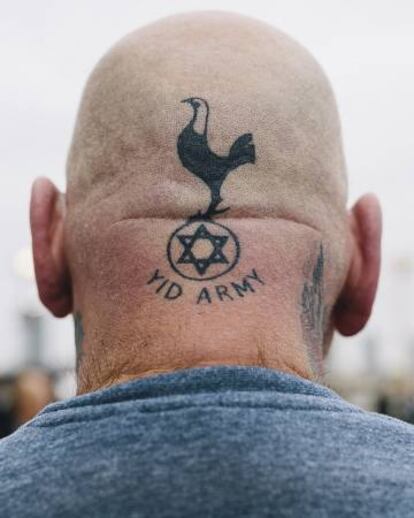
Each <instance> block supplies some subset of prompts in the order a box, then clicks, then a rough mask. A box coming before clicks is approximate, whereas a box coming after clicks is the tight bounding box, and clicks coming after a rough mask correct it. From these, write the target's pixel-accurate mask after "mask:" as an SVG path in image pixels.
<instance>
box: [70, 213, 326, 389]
mask: <svg viewBox="0 0 414 518" xmlns="http://www.w3.org/2000/svg"><path fill="white" fill-rule="evenodd" d="M226 221H229V224H227V223H226V225H227V226H231V228H232V230H233V231H234V232H235V233H236V234H237V235H238V237H239V239H240V243H243V244H247V243H249V242H252V245H251V246H250V247H244V248H243V249H241V254H240V261H239V264H238V265H237V267H235V268H234V270H232V271H231V272H229V273H228V274H226V275H223V276H221V277H219V278H217V279H215V280H210V281H208V282H207V281H206V282H194V281H193V282H192V281H190V280H186V279H181V278H180V277H178V276H177V275H174V272H171V271H170V269H168V268H167V265H166V264H165V260H164V258H163V257H162V250H160V251H159V254H160V257H159V258H158V260H157V258H156V256H157V253H156V252H155V253H154V257H152V258H151V259H148V258H147V261H142V262H141V263H140V264H139V265H138V267H137V261H136V250H137V249H136V247H134V246H128V247H127V246H126V243H127V242H128V243H131V239H138V240H139V242H140V243H141V246H142V236H141V238H140V236H139V232H138V228H137V227H138V226H139V224H140V223H139V221H138V220H137V222H136V224H130V225H125V228H124V229H123V231H120V230H119V229H118V231H117V234H116V238H115V236H114V238H113V239H112V244H111V246H112V253H113V254H114V255H113V259H114V263H113V264H118V265H119V264H122V265H123V266H122V268H120V269H118V270H117V271H116V272H115V271H114V266H113V264H112V266H111V267H110V269H109V270H108V271H107V272H102V273H103V276H104V277H107V276H108V277H111V275H112V278H113V279H114V280H113V282H112V283H110V285H111V287H112V289H113V286H116V287H117V288H118V289H119V291H117V292H115V293H114V292H112V293H109V292H107V293H106V294H103V293H102V290H96V287H99V283H96V282H95V289H94V290H86V291H85V293H84V294H83V297H82V299H83V300H79V301H78V306H79V314H80V315H81V317H82V323H83V331H82V332H80V331H79V317H78V324H77V326H78V329H77V336H78V337H80V340H81V341H82V343H81V344H79V351H78V355H79V370H78V392H79V393H83V392H87V391H91V390H96V389H99V388H101V387H104V386H109V385H112V384H116V383H120V382H123V381H127V380H130V379H133V378H139V377H144V376H149V375H152V374H156V373H163V372H169V371H174V370H177V369H184V368H191V367H203V366H210V365H256V366H261V367H268V368H272V369H277V370H281V371H284V372H288V373H291V374H296V375H299V376H302V377H304V378H308V379H315V377H316V376H317V375H318V374H319V373H318V372H317V370H318V366H319V365H320V360H321V357H320V354H319V351H321V350H322V341H323V332H322V328H321V325H322V320H323V319H322V316H323V311H322V305H323V304H324V300H323V279H322V275H323V272H321V257H320V241H319V236H318V235H315V231H314V230H313V229H310V228H309V227H306V226H302V225H298V224H297V223H293V222H288V221H284V220H271V221H269V222H267V223H266V225H267V226H268V228H267V230H264V228H263V222H260V221H255V220H243V219H236V220H226ZM230 222H231V223H230ZM158 224H159V223H158ZM165 224H168V222H165ZM170 226H171V222H170ZM257 226H261V228H260V229H259V228H255V227H257ZM275 227H276V228H275ZM158 230H159V229H158ZM292 231H293V232H294V233H297V234H298V236H297V237H299V239H295V240H294V241H293V240H292V241H291V243H294V245H293V246H291V247H290V249H289V250H287V249H286V247H285V248H284V249H283V253H282V252H281V251H280V250H282V248H281V246H280V245H281V243H283V242H286V236H287V234H290V235H291V233H292ZM258 235H261V236H263V237H264V238H265V242H266V246H268V247H271V248H270V249H271V250H274V251H275V253H273V254H272V255H271V256H270V257H265V256H264V254H257V253H255V252H254V250H255V249H257V247H255V246H254V244H253V241H254V240H255V239H256V240H257V236H258ZM132 236H134V238H133V237H132ZM300 237H301V238H300ZM147 238H148V239H151V236H150V235H148V233H147ZM114 240H118V241H117V242H116V241H114ZM249 248H250V249H249ZM151 249H152V250H156V247H155V246H152V247H151ZM125 250H130V252H128V253H130V254H131V257H126V256H125ZM118 253H119V254H123V257H116V255H117V254H118ZM117 259H118V260H117ZM154 259H155V260H154ZM287 268H289V271H287ZM315 271H316V272H317V275H316V276H315V273H314V272H315ZM315 283H319V284H318V286H315ZM97 284H98V286H97ZM106 289H108V288H106ZM78 341H79V340H78ZM315 357H317V360H316V361H315ZM315 366H316V367H315Z"/></svg>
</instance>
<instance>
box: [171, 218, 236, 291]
mask: <svg viewBox="0 0 414 518" xmlns="http://www.w3.org/2000/svg"><path fill="white" fill-rule="evenodd" d="M194 224H198V225H203V224H204V225H213V226H215V227H219V228H221V229H223V230H225V231H226V232H227V233H228V235H229V237H230V238H231V239H232V240H233V242H234V246H235V250H236V253H235V254H234V258H233V260H232V261H230V263H229V265H228V266H227V268H226V269H225V270H223V271H222V272H220V273H218V274H215V275H206V276H201V275H200V276H198V277H195V276H192V275H188V274H186V273H183V272H181V271H180V270H179V268H178V266H177V265H176V264H175V263H174V261H173V258H172V257H171V246H172V243H173V240H174V238H175V237H176V236H177V234H178V233H179V232H181V231H182V230H183V229H185V228H186V227H189V226H191V225H194ZM167 257H168V262H169V263H170V266H171V268H172V269H173V270H174V271H175V272H176V273H178V275H180V276H181V277H183V278H184V279H188V280H190V281H211V280H213V279H217V277H221V276H222V275H224V274H226V273H228V272H230V271H231V270H232V269H233V268H234V267H235V266H236V264H237V263H238V262H239V258H240V244H239V240H238V239H237V237H236V234H235V233H234V232H232V231H231V230H230V229H229V228H228V227H226V226H225V225H222V224H221V223H217V222H216V221H211V220H208V219H202V218H200V219H195V220H192V221H191V220H190V221H187V222H186V223H184V224H183V225H181V226H180V227H178V228H177V229H176V230H175V231H174V232H173V233H172V234H171V236H170V239H169V240H168V244H167Z"/></svg>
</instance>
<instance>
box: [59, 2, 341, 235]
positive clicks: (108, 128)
mask: <svg viewBox="0 0 414 518" xmlns="http://www.w3.org/2000/svg"><path fill="white" fill-rule="evenodd" d="M189 96H197V97H202V98H204V99H207V100H208V102H209V104H210V109H211V113H210V120H209V143H210V146H211V148H212V149H214V151H215V152H216V153H217V154H225V153H227V152H228V150H229V147H230V145H231V143H232V142H233V141H234V139H235V138H237V137H238V136H239V135H240V134H242V133H245V132H249V133H252V134H253V138H254V143H255V147H256V157H257V161H256V164H255V165H254V167H253V166H244V167H243V169H242V170H240V171H239V172H238V173H237V177H236V176H229V179H228V181H227V182H226V185H225V187H224V189H225V191H226V199H228V200H229V203H231V205H232V208H233V211H232V214H233V216H237V215H238V214H240V215H244V216H258V217H260V216H272V217H273V216H274V217H291V218H292V219H294V218H295V219H298V220H303V221H304V222H306V223H308V224H310V225H312V226H317V227H318V226H320V224H321V217H323V216H325V217H326V216H327V217H328V218H329V219H332V217H334V219H336V215H337V213H338V210H339V211H340V212H341V216H343V209H344V206H345V200H346V179H345V166H344V159H343V152H342V143H341V135H340V126H339V121H338V115H337V110H336V105H335V100H334V97H333V95H332V91H331V88H330V85H329V83H328V81H327V79H326V77H325V75H324V74H323V72H322V70H321V69H320V67H319V65H318V64H317V63H316V61H315V60H314V59H313V58H312V56H310V54H309V53H308V52H307V51H306V50H305V49H304V48H302V47H301V46H300V45H299V44H298V43H296V42H295V41H293V40H292V39H291V38H289V37H288V36H286V35H284V34H283V33H281V32H280V31H277V30H275V29H273V28H271V27H269V26H267V25H265V24H263V23H261V22H258V21H256V20H252V19H249V18H246V17H243V16H239V15H233V14H225V13H214V12H213V13H201V14H186V15H179V16H174V17H170V18H167V19H165V20H161V21H160V22H157V23H155V24H152V25H150V26H148V27H145V28H143V29H139V30H137V31H135V32H133V33H131V34H130V35H128V36H127V37H125V38H124V39H122V40H121V41H120V42H119V43H118V44H116V45H115V46H114V47H113V48H112V49H111V50H110V51H109V52H108V53H107V54H106V55H105V56H104V57H103V59H102V60H101V61H100V62H99V63H98V65H97V67H96V68H95V70H94V71H93V73H92V75H91V77H90V79H89V81H88V84H87V86H86V88H85V92H84V96H83V99H82V103H81V107H80V110H79V114H78V119H77V124H76V128H75V132H74V137H73V142H72V146H71V150H70V154H69V159H68V194H69V200H70V202H77V201H78V200H82V199H84V198H85V196H87V195H90V194H91V193H92V194H93V196H94V198H93V199H95V200H99V199H100V198H101V197H102V198H103V197H106V196H108V195H109V194H115V198H116V200H117V203H116V206H117V212H116V217H118V216H121V217H124V216H126V215H127V214H128V213H130V214H133V215H134V216H152V215H154V214H155V212H156V213H157V214H158V215H160V214H162V215H163V216H165V217H168V216H177V217H179V216H185V215H187V214H188V211H189V210H190V211H191V210H193V209H194V208H195V207H197V206H199V205H200V203H203V200H204V199H205V194H206V193H205V191H204V189H203V186H202V185H200V184H199V183H197V181H196V179H194V178H192V177H191V175H189V174H188V173H187V172H186V171H185V170H183V168H182V166H181V164H180V161H179V160H178V157H177V151H176V141H177V136H178V134H179V133H180V131H181V129H182V128H183V127H184V126H185V124H186V123H187V122H188V120H189V117H190V116H191V114H190V112H189V110H188V107H185V106H183V105H182V104H180V101H181V100H182V99H183V98H185V97H189ZM161 200H162V203H160V201H161Z"/></svg>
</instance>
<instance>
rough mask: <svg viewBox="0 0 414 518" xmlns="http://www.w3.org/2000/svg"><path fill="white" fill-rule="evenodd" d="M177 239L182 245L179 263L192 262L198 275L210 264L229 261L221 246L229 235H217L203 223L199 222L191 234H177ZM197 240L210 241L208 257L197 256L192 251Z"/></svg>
mask: <svg viewBox="0 0 414 518" xmlns="http://www.w3.org/2000/svg"><path fill="white" fill-rule="evenodd" d="M177 239H178V240H179V241H180V243H181V244H182V245H183V247H184V251H183V253H182V255H181V257H180V258H179V259H178V261H177V263H179V264H192V265H194V268H195V269H196V270H197V272H198V274H199V275H204V274H205V273H206V271H207V269H208V268H209V266H210V265H212V264H228V263H229V261H228V259H227V257H226V256H225V254H224V251H223V247H224V245H225V244H226V243H227V240H228V239H229V236H223V235H221V236H218V235H214V234H211V233H210V232H209V231H208V230H207V228H206V226H205V225H203V224H201V225H200V226H199V227H198V228H197V230H196V231H195V232H194V234H193V235H177ZM199 240H205V241H208V242H209V243H211V245H212V250H211V253H210V255H209V256H208V257H197V256H196V255H195V254H194V252H193V246H194V245H195V244H197V242H198V241H199Z"/></svg>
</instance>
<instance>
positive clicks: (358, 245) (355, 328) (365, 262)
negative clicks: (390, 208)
mask: <svg viewBox="0 0 414 518" xmlns="http://www.w3.org/2000/svg"><path fill="white" fill-rule="evenodd" d="M349 228H350V235H351V237H352V239H351V257H350V263H349V269H348V275H347V278H346V281H345V284H344V286H343V288H342V292H341V294H340V296H339V298H338V301H337V304H336V306H335V308H334V323H335V327H336V329H337V330H338V331H339V332H340V333H341V334H343V335H344V336H351V335H354V334H356V333H358V332H359V331H360V330H361V329H362V328H363V327H364V326H365V324H366V323H367V321H368V319H369V317H370V314H371V311H372V306H373V304H374V299H375V295H376V291H377V285H378V279H379V274H380V264H381V228H382V225H381V207H380V205H379V202H378V200H377V198H376V197H375V196H374V195H372V194H367V195H365V196H363V197H362V198H361V199H360V200H358V202H357V203H356V204H355V206H354V207H353V208H352V210H351V212H350V214H349Z"/></svg>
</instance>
